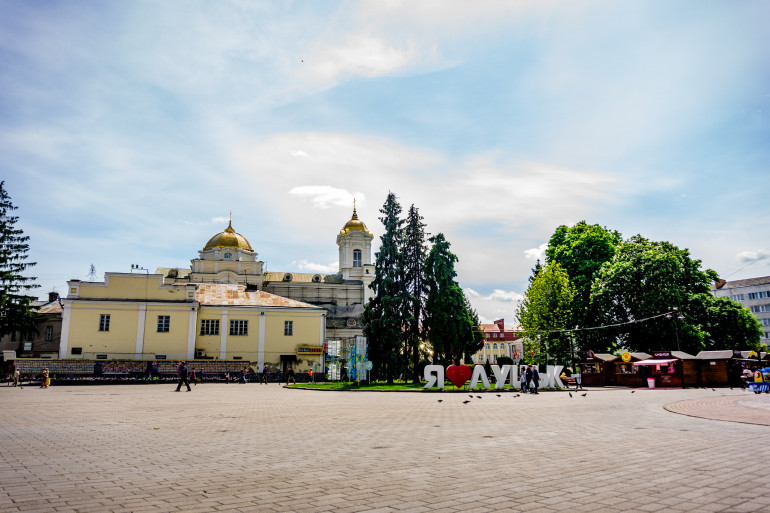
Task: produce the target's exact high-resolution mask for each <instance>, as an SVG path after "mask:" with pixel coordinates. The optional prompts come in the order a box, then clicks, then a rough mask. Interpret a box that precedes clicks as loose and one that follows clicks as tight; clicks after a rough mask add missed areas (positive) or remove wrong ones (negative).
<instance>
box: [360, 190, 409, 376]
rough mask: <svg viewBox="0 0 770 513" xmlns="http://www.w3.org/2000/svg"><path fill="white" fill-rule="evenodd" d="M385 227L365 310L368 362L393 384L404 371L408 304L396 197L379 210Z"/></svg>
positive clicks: (400, 225) (388, 199)
mask: <svg viewBox="0 0 770 513" xmlns="http://www.w3.org/2000/svg"><path fill="white" fill-rule="evenodd" d="M380 213H381V214H382V217H380V221H381V222H382V224H383V225H384V227H385V231H384V233H383V234H382V235H381V236H380V242H381V244H380V250H379V251H378V252H377V254H376V258H375V267H374V280H373V281H372V284H371V285H370V287H371V289H372V290H373V292H374V293H373V294H372V298H371V300H370V301H369V303H368V304H367V305H366V306H365V307H364V314H363V320H364V334H365V335H366V336H367V338H368V341H369V359H370V360H371V361H372V363H373V364H374V368H373V371H374V374H375V376H378V377H380V378H384V379H386V380H387V382H388V383H393V378H394V377H395V376H397V375H398V373H399V372H400V371H401V369H402V368H403V364H404V359H403V353H402V347H403V340H404V317H405V312H406V308H407V305H408V301H407V293H406V289H405V287H404V262H403V257H402V255H401V251H400V249H401V246H402V235H403V231H402V225H403V223H404V222H403V220H402V219H400V218H399V216H400V214H401V205H399V203H398V200H397V199H396V195H395V194H393V193H392V192H391V193H389V194H388V197H387V199H386V200H385V204H384V205H383V206H382V209H380Z"/></svg>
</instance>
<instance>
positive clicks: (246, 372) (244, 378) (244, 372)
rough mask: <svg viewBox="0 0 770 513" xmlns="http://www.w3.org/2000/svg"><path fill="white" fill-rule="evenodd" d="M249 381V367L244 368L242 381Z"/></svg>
mask: <svg viewBox="0 0 770 513" xmlns="http://www.w3.org/2000/svg"><path fill="white" fill-rule="evenodd" d="M248 381H249V368H248V367H244V368H243V374H242V375H241V383H248Z"/></svg>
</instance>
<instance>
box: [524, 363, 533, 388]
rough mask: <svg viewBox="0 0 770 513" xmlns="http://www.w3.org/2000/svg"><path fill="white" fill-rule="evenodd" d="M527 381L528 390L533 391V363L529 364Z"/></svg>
mask: <svg viewBox="0 0 770 513" xmlns="http://www.w3.org/2000/svg"><path fill="white" fill-rule="evenodd" d="M525 381H526V382H527V391H528V392H532V366H531V365H527V372H526V374H525Z"/></svg>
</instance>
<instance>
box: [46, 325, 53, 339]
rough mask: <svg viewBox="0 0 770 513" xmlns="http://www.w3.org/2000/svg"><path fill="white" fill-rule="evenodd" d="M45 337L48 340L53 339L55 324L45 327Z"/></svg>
mask: <svg viewBox="0 0 770 513" xmlns="http://www.w3.org/2000/svg"><path fill="white" fill-rule="evenodd" d="M45 339H46V340H53V326H46V327H45Z"/></svg>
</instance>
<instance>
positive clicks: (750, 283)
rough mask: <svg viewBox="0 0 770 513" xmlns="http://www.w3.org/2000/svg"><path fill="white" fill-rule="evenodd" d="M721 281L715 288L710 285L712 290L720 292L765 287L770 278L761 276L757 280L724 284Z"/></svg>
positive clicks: (769, 282) (749, 279) (748, 279)
mask: <svg viewBox="0 0 770 513" xmlns="http://www.w3.org/2000/svg"><path fill="white" fill-rule="evenodd" d="M722 281H724V280H721V281H720V282H719V283H717V284H716V285H715V286H714V285H712V290H713V289H720V290H721V289H734V288H738V287H753V286H755V285H766V284H770V276H762V277H759V278H747V279H745V280H735V281H726V282H724V283H722ZM720 284H721V285H720Z"/></svg>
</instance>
